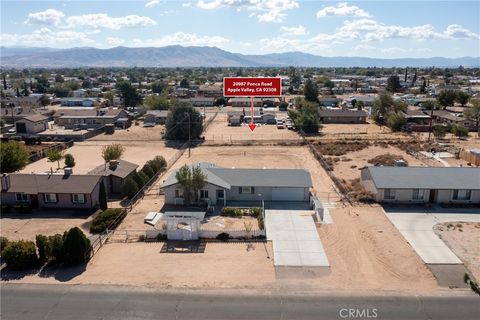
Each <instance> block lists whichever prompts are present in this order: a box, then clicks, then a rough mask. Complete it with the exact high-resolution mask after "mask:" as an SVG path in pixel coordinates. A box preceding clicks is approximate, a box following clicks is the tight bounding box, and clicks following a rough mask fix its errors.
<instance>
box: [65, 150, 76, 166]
mask: <svg viewBox="0 0 480 320" xmlns="http://www.w3.org/2000/svg"><path fill="white" fill-rule="evenodd" d="M65 166H66V167H70V168H73V167H75V158H74V157H73V156H72V155H71V154H70V153H67V154H66V155H65Z"/></svg>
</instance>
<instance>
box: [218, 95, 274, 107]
mask: <svg viewBox="0 0 480 320" xmlns="http://www.w3.org/2000/svg"><path fill="white" fill-rule="evenodd" d="M253 103H254V106H255V107H258V108H260V107H264V106H272V107H273V106H278V105H280V99H279V98H254V99H253ZM227 105H230V106H232V107H240V108H241V107H243V108H247V107H251V105H252V99H251V98H249V97H234V98H230V99H228V102H227Z"/></svg>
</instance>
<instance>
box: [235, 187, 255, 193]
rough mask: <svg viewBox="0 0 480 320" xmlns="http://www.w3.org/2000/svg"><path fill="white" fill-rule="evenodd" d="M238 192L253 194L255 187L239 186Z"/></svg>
mask: <svg viewBox="0 0 480 320" xmlns="http://www.w3.org/2000/svg"><path fill="white" fill-rule="evenodd" d="M239 193H240V194H243V193H250V194H253V193H255V188H254V187H240V190H239Z"/></svg>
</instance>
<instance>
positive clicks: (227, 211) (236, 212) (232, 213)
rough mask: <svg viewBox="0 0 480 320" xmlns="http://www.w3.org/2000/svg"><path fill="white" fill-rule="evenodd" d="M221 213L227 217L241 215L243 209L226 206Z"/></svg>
mask: <svg viewBox="0 0 480 320" xmlns="http://www.w3.org/2000/svg"><path fill="white" fill-rule="evenodd" d="M220 214H221V215H222V216H226V217H240V216H241V215H242V211H241V210H240V209H237V208H229V207H224V208H222V212H221V213H220Z"/></svg>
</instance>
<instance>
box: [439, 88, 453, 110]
mask: <svg viewBox="0 0 480 320" xmlns="http://www.w3.org/2000/svg"><path fill="white" fill-rule="evenodd" d="M456 97H457V93H456V92H455V90H442V91H440V93H439V94H438V96H437V101H438V103H439V104H440V105H441V106H442V107H444V108H446V107H449V106H453V103H454V102H455V99H456Z"/></svg>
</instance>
